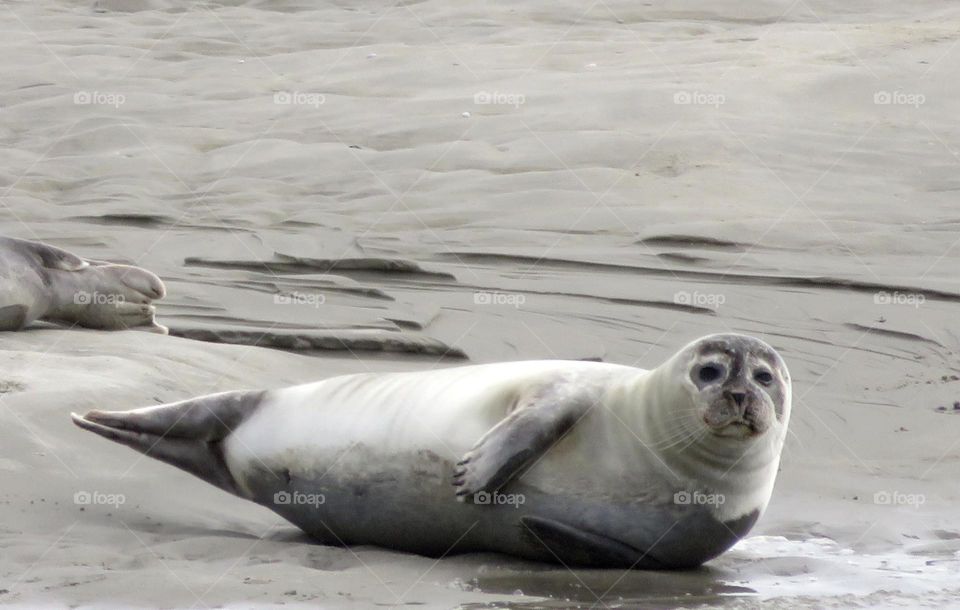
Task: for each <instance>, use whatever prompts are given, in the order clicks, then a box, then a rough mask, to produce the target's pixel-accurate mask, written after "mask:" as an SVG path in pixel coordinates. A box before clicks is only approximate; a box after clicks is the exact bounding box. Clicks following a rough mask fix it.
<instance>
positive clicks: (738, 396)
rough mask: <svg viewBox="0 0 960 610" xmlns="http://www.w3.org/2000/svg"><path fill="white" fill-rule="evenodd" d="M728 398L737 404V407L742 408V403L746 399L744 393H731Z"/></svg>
mask: <svg viewBox="0 0 960 610" xmlns="http://www.w3.org/2000/svg"><path fill="white" fill-rule="evenodd" d="M730 397H731V398H733V402H735V403H737V406H738V407H742V406H743V401H744V400H746V399H747V395H746V393H745V392H731V393H730Z"/></svg>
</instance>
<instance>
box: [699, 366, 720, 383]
mask: <svg viewBox="0 0 960 610" xmlns="http://www.w3.org/2000/svg"><path fill="white" fill-rule="evenodd" d="M721 376H723V367H722V366H720V365H719V364H713V363H711V364H705V365H703V366H701V367H700V372H698V373H697V377H699V378H700V381H702V382H704V383H710V382H711V381H716V380H717V379H720V377H721Z"/></svg>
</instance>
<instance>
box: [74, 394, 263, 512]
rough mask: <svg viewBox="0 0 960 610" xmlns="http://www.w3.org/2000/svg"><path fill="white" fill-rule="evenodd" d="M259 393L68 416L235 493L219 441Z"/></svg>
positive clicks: (247, 413) (255, 404)
mask: <svg viewBox="0 0 960 610" xmlns="http://www.w3.org/2000/svg"><path fill="white" fill-rule="evenodd" d="M264 394H265V392H263V391H240V392H224V393H221V394H212V395H210V396H202V397H200V398H195V399H191V400H185V401H182V402H178V403H172V404H168V405H160V406H157V407H145V408H143V409H134V410H132V411H90V412H89V413H87V414H86V415H82V416H81V415H77V414H76V413H71V414H70V417H71V418H72V419H73V423H74V424H76V425H77V426H79V427H81V428H83V429H84V430H89V431H90V432H93V433H95V434H99V435H100V436H102V437H104V438H108V439H110V440H112V441H115V442H117V443H120V444H121V445H126V446H127V447H130V448H132V449H135V450H137V451H139V452H140V453H143V454H144V455H148V456H150V457H152V458H155V459H158V460H160V461H161V462H166V463H167V464H170V465H172V466H176V467H177V468H180V469H182V470H186V471H187V472H189V473H190V474H192V475H195V476H197V477H200V478H201V479H203V480H204V481H206V482H208V483H211V484H213V485H216V486H217V487H219V488H220V489H223V490H225V491H229V492H230V493H232V494H236V495H240V494H239V490H238V488H237V485H236V481H235V480H234V478H233V475H231V474H230V470H229V469H228V468H227V465H226V462H225V461H224V457H223V451H222V441H223V439H225V438H226V437H227V436H229V435H230V433H231V432H233V431H234V430H235V429H236V428H237V427H239V426H240V424H242V423H243V422H244V421H245V420H246V419H247V418H249V417H250V415H251V414H252V413H253V412H254V411H256V409H257V407H259V405H260V403H261V401H262V399H263V396H264Z"/></svg>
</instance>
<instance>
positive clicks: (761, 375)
mask: <svg viewBox="0 0 960 610" xmlns="http://www.w3.org/2000/svg"><path fill="white" fill-rule="evenodd" d="M753 378H754V379H755V380H756V381H757V383H759V384H760V385H770V384H771V383H773V375H771V374H770V371H757V372H756V373H754V374H753Z"/></svg>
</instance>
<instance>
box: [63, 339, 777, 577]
mask: <svg viewBox="0 0 960 610" xmlns="http://www.w3.org/2000/svg"><path fill="white" fill-rule="evenodd" d="M790 391H791V390H790V377H789V374H788V372H787V368H786V366H785V364H784V362H783V360H782V359H781V358H780V356H779V355H778V354H777V353H776V352H775V351H774V350H773V348H771V347H770V346H769V345H767V344H766V343H764V342H762V341H760V340H758V339H754V338H751V337H746V336H742V335H732V334H729V335H712V336H708V337H704V338H702V339H700V340H698V341H694V342H693V343H691V344H689V345H688V346H686V347H684V348H683V349H682V350H680V352H678V353H677V354H676V355H674V356H673V357H672V358H671V359H670V360H668V361H667V362H665V363H664V364H662V365H661V366H659V367H657V368H656V369H653V370H651V371H645V370H642V369H636V368H631V367H627V366H619V365H614V364H605V363H596V362H566V361H531V362H511V363H503V364H489V365H479V366H467V367H459V368H449V369H443V370H435V371H424V372H416V373H396V374H381V375H377V374H360V375H348V376H343V377H334V378H331V379H327V380H324V381H320V382H317V383H313V384H308V385H302V386H296V387H291V388H286V389H280V390H269V391H251V392H227V393H223V394H215V395H211V396H205V397H201V398H197V399H192V400H187V401H183V402H179V403H175V404H170V405H162V406H157V407H148V408H144V409H137V410H134V411H126V412H112V413H111V412H104V411H92V412H90V413H87V414H86V415H85V416H83V417H80V416H77V415H74V416H73V417H74V421H75V422H76V424H77V425H79V426H80V427H82V428H86V429H87V430H90V431H93V432H96V433H97V434H100V435H102V436H105V437H107V438H109V439H111V440H114V441H117V442H119V443H123V444H125V445H128V446H130V447H133V448H134V449H137V450H139V451H141V452H143V453H146V454H147V455H150V456H151V457H154V458H156V459H159V460H162V461H164V462H167V463H170V464H173V465H174V466H177V467H179V468H182V469H184V470H186V471H188V472H190V473H192V474H194V475H196V476H198V477H200V478H202V479H204V480H206V481H208V482H210V483H212V484H214V485H217V486H218V487H220V488H222V489H225V490H227V491H229V492H231V493H234V494H236V495H238V496H240V497H243V498H247V499H250V500H253V501H254V502H257V503H259V504H262V505H264V506H267V507H269V508H271V509H273V510H274V511H276V512H277V513H279V514H280V515H282V516H283V517H285V518H287V519H289V520H290V521H292V522H293V523H295V524H296V525H298V526H299V527H300V528H302V529H303V530H305V531H306V532H307V533H309V534H311V535H312V536H314V537H316V538H317V539H319V540H320V541H322V542H325V543H329V544H376V545H381V546H385V547H390V548H394V549H400V550H404V551H412V552H416V553H422V554H426V555H432V556H439V555H444V554H447V553H456V552H465V551H499V552H503V553H508V554H511V555H516V556H519V557H525V558H529V559H536V560H544V561H553V562H562V563H564V564H566V565H580V566H600V567H623V568H687V567H693V566H697V565H700V564H701V563H703V562H705V561H707V560H709V559H711V558H713V557H716V556H717V555H719V554H720V553H722V552H723V551H725V550H727V549H728V548H730V547H731V546H732V545H733V544H734V543H735V542H736V541H737V540H739V539H740V538H741V537H743V536H744V535H745V534H746V533H747V531H748V530H749V529H750V528H751V527H752V526H753V524H754V523H755V522H756V520H757V518H758V517H759V515H760V513H761V512H763V510H764V508H765V507H766V505H767V502H768V501H769V499H770V494H771V492H772V489H773V484H774V479H775V477H776V474H777V468H778V464H779V462H780V451H781V448H782V446H783V441H784V437H785V435H786V430H787V422H788V420H789V417H790ZM451 477H452V482H453V489H451V486H450V482H451ZM455 499H460V500H466V501H462V502H457V501H455Z"/></svg>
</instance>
